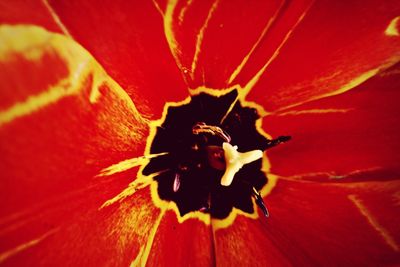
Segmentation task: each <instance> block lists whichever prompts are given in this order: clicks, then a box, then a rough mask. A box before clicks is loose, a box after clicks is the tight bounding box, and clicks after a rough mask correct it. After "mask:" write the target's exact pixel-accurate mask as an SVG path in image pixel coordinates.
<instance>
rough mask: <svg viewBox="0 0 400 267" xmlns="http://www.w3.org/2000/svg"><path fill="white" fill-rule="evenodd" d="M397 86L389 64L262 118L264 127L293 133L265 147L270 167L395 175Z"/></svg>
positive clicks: (293, 172)
mask: <svg viewBox="0 0 400 267" xmlns="http://www.w3.org/2000/svg"><path fill="white" fill-rule="evenodd" d="M399 86H400V76H399V67H393V68H391V69H389V70H387V71H386V72H383V73H381V74H379V75H377V76H375V77H373V78H371V79H370V80H368V81H366V82H365V83H363V84H361V85H360V86H358V87H357V88H355V89H354V90H352V91H349V92H347V93H344V94H341V95H337V96H333V97H330V98H326V99H321V100H317V101H314V102H310V103H308V104H304V105H301V106H298V107H296V108H293V109H289V110H286V111H282V112H281V113H276V114H272V115H271V116H267V117H265V118H264V123H263V126H264V129H265V130H266V131H267V132H269V133H271V134H272V135H273V136H277V135H279V134H289V135H292V136H293V140H291V141H290V142H288V143H287V144H285V145H282V146H281V147H278V148H274V149H271V150H270V151H269V152H268V156H269V158H270V160H271V166H272V172H273V173H277V174H279V175H282V176H295V177H296V178H302V179H314V180H315V179H319V178H321V179H327V178H330V179H331V180H332V179H333V180H334V179H335V178H336V179H338V178H344V177H346V179H344V180H343V181H348V180H349V179H353V178H355V179H358V178H357V177H358V176H360V175H361V176H362V177H363V179H366V178H367V177H368V175H370V176H371V178H376V172H379V173H381V174H384V175H380V178H381V179H385V178H386V179H390V178H396V179H397V178H398V174H400V169H399V164H398V163H399V161H400V156H399V153H398V151H399V149H400V140H399V138H398V137H399V133H400V128H399V125H400V116H399V109H398V101H397V100H398V99H399V97H400V92H399V90H398V88H399ZM364 172H367V173H369V174H368V175H366V174H365V173H364ZM295 177H293V178H295Z"/></svg>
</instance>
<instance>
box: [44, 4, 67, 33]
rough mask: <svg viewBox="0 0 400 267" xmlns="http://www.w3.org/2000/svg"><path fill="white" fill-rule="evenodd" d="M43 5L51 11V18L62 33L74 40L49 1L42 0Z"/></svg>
mask: <svg viewBox="0 0 400 267" xmlns="http://www.w3.org/2000/svg"><path fill="white" fill-rule="evenodd" d="M42 3H43V4H44V6H45V7H46V8H47V10H48V11H49V13H50V15H51V17H52V18H53V20H54V22H55V23H56V24H57V26H58V27H60V29H61V30H62V32H63V33H64V34H65V35H66V36H68V37H69V38H71V39H73V37H72V35H71V33H70V32H69V31H68V29H67V27H65V25H64V23H62V22H61V19H60V17H59V16H58V15H57V13H56V11H55V10H54V9H53V7H52V6H51V5H50V4H49V2H48V1H47V0H42Z"/></svg>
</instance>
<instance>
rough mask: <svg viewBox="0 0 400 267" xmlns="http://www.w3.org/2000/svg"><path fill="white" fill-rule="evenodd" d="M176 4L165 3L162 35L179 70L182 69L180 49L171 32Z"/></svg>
mask: <svg viewBox="0 0 400 267" xmlns="http://www.w3.org/2000/svg"><path fill="white" fill-rule="evenodd" d="M177 2H178V1H177V0H169V1H168V3H167V9H166V10H165V15H164V33H165V37H166V39H167V42H168V46H169V49H170V51H171V53H172V56H173V57H174V59H175V62H176V64H177V65H178V67H179V69H182V64H181V62H180V59H179V54H180V48H179V44H178V42H177V41H176V38H175V33H174V30H173V20H174V19H173V16H174V11H175V8H176V4H177Z"/></svg>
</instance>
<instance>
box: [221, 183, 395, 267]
mask: <svg viewBox="0 0 400 267" xmlns="http://www.w3.org/2000/svg"><path fill="white" fill-rule="evenodd" d="M399 189H400V183H399V182H398V181H396V182H377V183H358V184H347V185H346V186H341V185H333V184H329V185H323V184H320V183H313V182H294V181H285V180H279V181H278V184H277V186H276V187H275V189H274V191H273V192H272V194H271V195H269V196H268V197H267V198H265V201H266V203H267V205H268V207H269V209H270V212H271V217H270V218H268V219H266V218H263V217H262V218H260V219H258V220H248V219H245V218H244V217H240V218H237V221H236V222H235V224H233V225H232V226H231V227H229V228H227V229H222V230H218V231H217V232H216V233H215V239H216V247H217V250H216V252H217V255H216V258H217V265H218V266H220V265H221V266H232V265H233V264H235V263H236V262H241V263H243V264H245V265H249V266H255V265H260V266H263V265H268V266H293V265H296V266H310V265H312V266H327V265H332V266H378V265H379V266H383V265H396V264H400V254H399V242H400V231H399V228H398V227H397V225H396V222H397V221H398V220H399V214H400V212H399V211H400V210H399V207H398V201H399V199H398V192H399Z"/></svg>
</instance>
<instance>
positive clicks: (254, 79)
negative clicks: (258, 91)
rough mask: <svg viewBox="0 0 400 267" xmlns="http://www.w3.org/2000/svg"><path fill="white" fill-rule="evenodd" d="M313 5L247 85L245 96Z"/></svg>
mask: <svg viewBox="0 0 400 267" xmlns="http://www.w3.org/2000/svg"><path fill="white" fill-rule="evenodd" d="M310 7H311V5H310V6H309V7H308V8H307V9H306V11H304V12H303V14H302V15H301V16H300V18H299V19H298V20H297V22H296V24H295V25H294V26H293V27H292V28H291V29H290V30H289V32H288V33H287V34H286V35H285V38H284V39H283V41H282V42H281V43H280V44H279V46H278V48H277V49H276V50H275V52H274V54H273V55H272V56H271V57H270V58H269V60H268V61H267V62H266V63H265V64H264V66H263V67H262V68H261V69H260V70H259V71H258V72H257V73H256V75H254V77H253V78H252V79H251V80H250V81H249V82H248V83H247V84H246V85H245V87H244V94H245V95H247V94H248V93H249V92H250V90H251V89H252V88H253V87H254V86H255V85H256V84H257V82H258V81H259V79H260V77H261V76H262V75H263V74H264V72H265V70H266V69H267V67H268V66H269V65H270V64H271V63H272V62H273V61H274V60H275V58H276V57H277V56H278V55H279V53H280V51H281V49H282V47H283V46H284V45H285V44H286V42H287V40H288V39H289V37H290V36H291V35H292V33H293V31H294V30H295V29H296V28H297V26H298V25H299V24H300V22H301V21H302V20H303V18H304V17H305V15H306V14H307V12H308V10H309V9H310Z"/></svg>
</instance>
